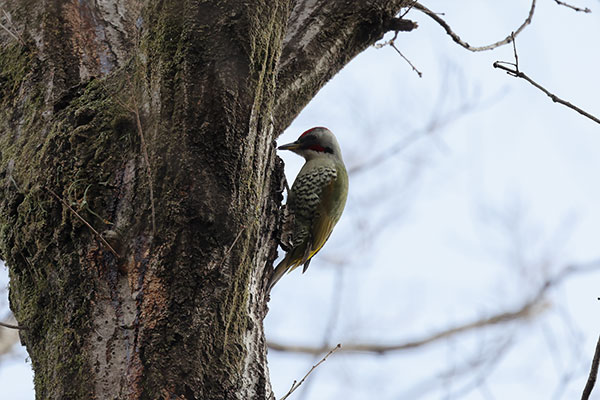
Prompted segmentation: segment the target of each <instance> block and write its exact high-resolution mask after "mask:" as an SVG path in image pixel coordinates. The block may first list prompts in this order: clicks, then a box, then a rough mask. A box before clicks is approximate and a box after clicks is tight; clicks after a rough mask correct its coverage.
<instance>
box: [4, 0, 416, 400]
mask: <svg viewBox="0 0 600 400" xmlns="http://www.w3.org/2000/svg"><path fill="white" fill-rule="evenodd" d="M402 3H403V1H402V0H369V1H365V0H354V1H343V2H342V1H329V0H304V1H300V0H299V1H295V2H294V1H284V0H271V1H262V0H256V1H252V2H244V1H240V0H220V1H191V0H188V1H183V0H181V1H175V0H164V1H146V2H143V1H139V0H46V1H34V0H0V7H1V10H0V15H2V27H3V29H2V30H0V104H1V108H0V178H1V179H2V183H3V185H2V190H1V193H2V195H1V197H0V252H1V254H0V255H1V258H2V259H3V260H5V261H6V264H7V265H8V266H9V271H10V279H11V282H10V303H11V308H12V310H13V312H14V314H15V316H16V318H17V320H18V322H19V324H20V325H21V326H23V327H24V328H25V329H23V330H22V331H21V332H20V333H21V340H22V342H23V343H24V344H25V346H26V347H27V350H28V352H29V354H30V357H31V361H32V364H33V368H34V372H35V388H36V394H37V398H39V399H159V398H164V399H175V398H177V399H250V398H252V399H270V398H273V394H272V391H271V387H270V383H269V379H268V370H267V363H266V347H265V339H264V332H263V325H262V321H263V318H264V316H265V314H266V312H267V300H268V299H267V298H266V295H265V291H264V284H265V282H266V280H267V278H268V274H269V272H270V271H271V265H272V262H273V260H274V258H275V257H276V254H277V251H276V249H277V239H276V238H277V236H278V232H277V231H278V226H279V208H280V202H281V198H282V197H281V191H282V186H283V185H282V179H283V172H282V170H283V168H282V163H281V161H280V160H279V159H278V158H277V156H276V154H275V146H274V139H275V138H276V137H277V135H278V134H279V133H280V132H281V131H282V130H283V129H284V128H285V127H286V126H288V125H289V123H290V122H291V121H292V120H293V119H294V117H295V116H296V115H297V114H298V113H299V112H300V110H301V109H302V108H303V107H304V106H305V105H306V104H307V103H308V101H310V99H311V98H312V97H313V96H314V95H315V94H316V92H317V91H318V90H319V89H320V88H321V87H322V86H323V85H324V84H325V83H326V82H327V81H328V80H329V79H330V78H331V77H332V76H333V75H334V74H335V73H336V72H337V71H339V70H340V69H341V68H342V67H343V66H344V65H345V64H346V63H347V62H348V61H349V60H350V59H351V58H352V57H354V56H355V55H356V54H358V53H359V52H361V51H362V50H364V49H365V48H366V47H367V46H369V45H370V44H372V43H373V42H374V41H376V40H377V39H379V38H380V37H381V36H382V35H383V33H384V32H385V31H387V30H389V29H394V27H396V28H395V29H398V28H397V27H398V20H396V19H394V16H395V15H396V14H397V13H398V11H399V10H400V7H401V6H402ZM401 25H402V26H403V27H404V28H403V29H404V30H410V28H411V27H414V26H413V25H411V24H410V23H409V24H408V25H406V24H405V23H403V22H402V23H401ZM138 117H139V118H138Z"/></svg>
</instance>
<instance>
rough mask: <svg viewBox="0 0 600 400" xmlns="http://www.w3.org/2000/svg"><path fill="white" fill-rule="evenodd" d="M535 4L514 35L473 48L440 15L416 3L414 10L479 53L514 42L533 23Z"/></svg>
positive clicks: (533, 3) (456, 40)
mask: <svg viewBox="0 0 600 400" xmlns="http://www.w3.org/2000/svg"><path fill="white" fill-rule="evenodd" d="M535 3H536V0H532V1H531V8H530V9H529V14H528V15H527V18H525V21H523V23H522V24H521V26H519V27H518V28H517V29H516V30H515V31H514V33H513V34H511V35H509V36H507V37H505V38H504V39H502V40H500V41H497V42H495V43H491V44H488V45H485V46H478V47H476V46H471V45H470V44H469V43H467V42H465V41H464V40H462V39H461V38H460V36H458V35H457V34H456V33H455V32H454V31H453V30H452V28H450V25H448V23H447V22H446V21H444V20H443V19H442V18H441V17H440V16H439V14H436V13H435V12H433V11H431V10H430V9H428V8H427V7H425V6H424V5H422V4H421V3H415V4H414V8H416V9H417V10H419V11H421V12H423V13H424V14H426V15H427V16H429V17H431V18H432V19H433V20H434V21H435V22H437V23H438V24H439V25H440V26H441V27H442V28H444V30H445V31H446V33H447V34H448V35H450V37H451V38H452V40H454V41H455V42H456V43H458V44H459V45H461V46H462V47H464V48H465V49H467V50H469V51H473V52H477V51H486V50H493V49H495V48H497V47H500V46H504V45H505V44H509V43H510V42H512V41H513V40H514V37H515V36H517V35H518V34H519V33H521V31H522V30H523V29H525V27H526V26H527V25H529V24H530V23H531V20H532V19H533V14H534V12H535Z"/></svg>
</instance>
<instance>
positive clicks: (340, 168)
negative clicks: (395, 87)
mask: <svg viewBox="0 0 600 400" xmlns="http://www.w3.org/2000/svg"><path fill="white" fill-rule="evenodd" d="M279 150H291V151H293V152H294V153H296V154H298V155H300V156H302V157H304V159H305V160H306V163H305V164H304V166H303V167H302V169H301V170H300V172H299V173H298V176H297V177H296V180H295V181H294V184H293V185H292V189H291V191H290V193H289V196H288V202H287V204H288V210H289V212H290V214H291V215H293V218H294V222H293V231H292V236H291V248H290V250H289V251H288V252H287V254H286V255H285V258H284V259H283V260H282V261H281V262H280V263H279V264H278V265H277V267H276V268H275V270H274V271H273V274H272V275H271V279H270V280H269V290H271V288H272V287H273V286H274V285H275V284H276V283H277V281H278V280H279V279H281V277H282V276H283V274H285V273H286V272H288V271H289V272H291V271H293V270H294V269H295V268H297V267H298V266H299V265H302V264H304V269H303V270H302V272H305V271H306V269H307V268H308V264H309V263H310V260H311V259H312V257H313V256H314V255H315V254H317V252H318V251H319V250H321V247H323V245H324V244H325V242H326V241H327V239H329V235H331V232H332V231H333V227H334V226H335V224H336V223H337V222H338V220H339V219H340V217H341V216H342V211H344V206H345V205H346V197H347V196H348V174H347V173H346V167H345V166H344V161H343V160H342V152H341V151H340V145H339V144H338V142H337V140H336V139H335V136H334V135H333V133H332V132H331V131H330V130H329V129H327V128H322V127H316V128H312V129H309V130H307V131H306V132H304V133H303V134H302V135H300V137H299V138H298V140H296V141H295V142H293V143H289V144H284V145H283V146H279Z"/></svg>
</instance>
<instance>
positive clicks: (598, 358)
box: [581, 337, 600, 400]
mask: <svg viewBox="0 0 600 400" xmlns="http://www.w3.org/2000/svg"><path fill="white" fill-rule="evenodd" d="M598 363H600V337H599V338H598V342H597V343H596V351H595V352H594V359H593V360H592V366H591V368H590V375H589V377H588V380H587V382H586V384H585V388H584V389H583V394H582V395H581V400H588V399H589V398H590V395H591V394H592V390H593V389H594V385H595V384H596V377H597V376H598Z"/></svg>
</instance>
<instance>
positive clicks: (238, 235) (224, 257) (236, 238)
mask: <svg viewBox="0 0 600 400" xmlns="http://www.w3.org/2000/svg"><path fill="white" fill-rule="evenodd" d="M244 229H246V227H245V226H242V229H240V231H239V232H238V234H237V236H236V237H235V239H233V243H231V246H229V249H227V251H226V252H225V254H224V255H223V259H222V260H221V264H219V268H220V267H222V266H223V263H224V262H225V259H226V258H227V256H228V255H229V253H231V250H232V249H233V246H235V244H236V243H237V241H238V240H239V238H240V236H242V232H244Z"/></svg>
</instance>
